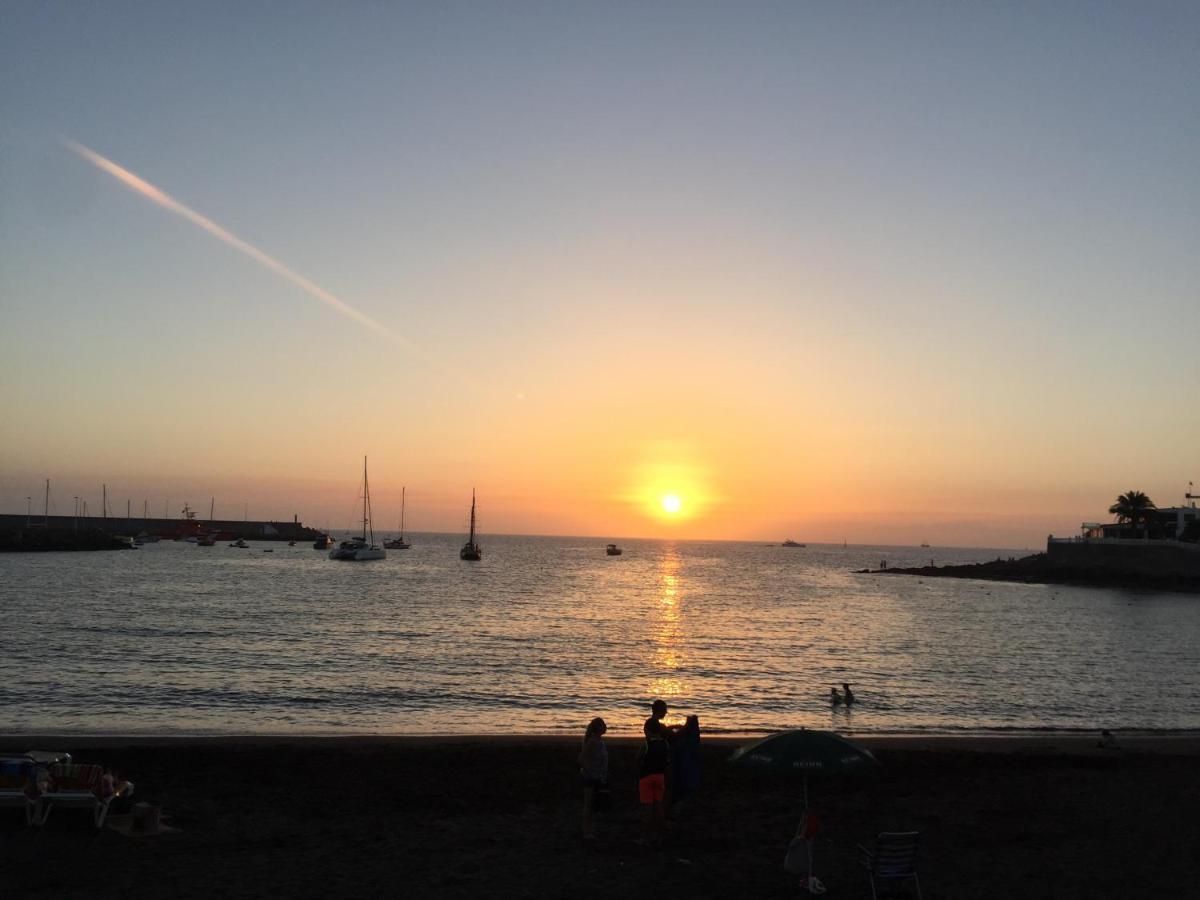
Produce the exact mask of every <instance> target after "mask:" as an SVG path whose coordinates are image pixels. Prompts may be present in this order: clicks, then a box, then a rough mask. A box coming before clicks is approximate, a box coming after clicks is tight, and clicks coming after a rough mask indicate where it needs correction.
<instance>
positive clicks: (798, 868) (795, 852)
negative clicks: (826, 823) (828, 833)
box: [783, 811, 821, 875]
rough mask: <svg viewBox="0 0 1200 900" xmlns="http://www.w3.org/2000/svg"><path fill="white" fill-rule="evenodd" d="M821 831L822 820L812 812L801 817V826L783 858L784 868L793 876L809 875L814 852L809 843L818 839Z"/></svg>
mask: <svg viewBox="0 0 1200 900" xmlns="http://www.w3.org/2000/svg"><path fill="white" fill-rule="evenodd" d="M820 829H821V820H820V819H819V818H818V817H817V816H816V815H815V814H814V813H810V812H807V811H806V812H805V813H804V814H803V815H802V816H800V824H799V825H798V826H797V828H796V836H795V837H793V838H792V840H791V843H789V844H788V848H787V853H786V854H785V855H784V857H783V868H784V869H785V870H787V871H788V872H790V873H792V874H793V875H805V874H807V873H808V865H809V860H811V859H812V852H811V849H810V847H809V843H810V842H811V841H813V840H815V839H816V836H817V832H818V831H820Z"/></svg>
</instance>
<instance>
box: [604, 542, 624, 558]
mask: <svg viewBox="0 0 1200 900" xmlns="http://www.w3.org/2000/svg"><path fill="white" fill-rule="evenodd" d="M604 552H605V553H607V554H608V555H609V556H620V555H621V554H622V553H624V552H625V551H624V550H622V549H621V548H620V547H618V546H617V545H616V544H609V545H608V546H607V547H605V548H604Z"/></svg>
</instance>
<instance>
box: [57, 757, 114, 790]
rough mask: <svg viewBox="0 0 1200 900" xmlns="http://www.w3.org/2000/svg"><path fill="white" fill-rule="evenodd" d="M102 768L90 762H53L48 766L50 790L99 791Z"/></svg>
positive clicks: (102, 773)
mask: <svg viewBox="0 0 1200 900" xmlns="http://www.w3.org/2000/svg"><path fill="white" fill-rule="evenodd" d="M103 775H104V769H103V768H102V767H100V766H97V765H94V764H91V763H55V764H54V765H52V766H51V767H50V783H51V785H52V787H51V790H52V791H92V792H94V793H99V791H100V778H101V777H102V776H103Z"/></svg>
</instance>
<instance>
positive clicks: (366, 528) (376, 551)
mask: <svg viewBox="0 0 1200 900" xmlns="http://www.w3.org/2000/svg"><path fill="white" fill-rule="evenodd" d="M362 525H363V533H362V537H353V538H350V540H348V541H342V542H341V543H340V544H338V545H337V546H336V547H334V548H333V549H332V550H330V551H329V558H330V559H343V560H348V561H351V562H365V561H367V560H370V559H387V551H386V550H385V549H383V548H382V547H380V546H379V545H378V544H376V543H375V531H374V529H372V528H371V488H370V486H369V485H368V483H367V458H366V457H365V456H364V457H363V518H362ZM368 535H369V536H370V540H368V539H367V537H368Z"/></svg>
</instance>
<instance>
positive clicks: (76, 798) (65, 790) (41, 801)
mask: <svg viewBox="0 0 1200 900" xmlns="http://www.w3.org/2000/svg"><path fill="white" fill-rule="evenodd" d="M132 790H133V785H132V784H128V783H127V784H126V785H124V786H122V790H121V792H120V794H118V793H116V792H114V791H113V790H112V787H111V785H105V782H104V770H103V769H102V768H101V767H100V766H96V765H80V764H76V763H58V764H56V765H52V766H51V767H50V790H48V791H46V793H44V794H42V795H41V796H40V797H39V798H38V810H37V813H36V815H35V819H34V824H36V825H45V824H46V820H47V819H48V818H50V812H51V811H52V810H53V809H54V808H55V807H56V806H62V807H67V808H73V809H87V810H90V811H91V813H92V821H93V823H94V824H95V826H96V827H97V828H100V827H102V826H103V825H104V817H105V816H107V815H108V807H109V804H111V803H112V801H113V800H114V799H115V798H116V797H117V796H121V795H127V794H129V793H130V792H131V791H132Z"/></svg>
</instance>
